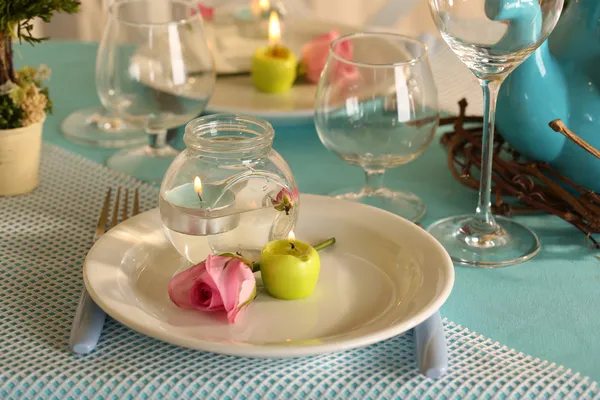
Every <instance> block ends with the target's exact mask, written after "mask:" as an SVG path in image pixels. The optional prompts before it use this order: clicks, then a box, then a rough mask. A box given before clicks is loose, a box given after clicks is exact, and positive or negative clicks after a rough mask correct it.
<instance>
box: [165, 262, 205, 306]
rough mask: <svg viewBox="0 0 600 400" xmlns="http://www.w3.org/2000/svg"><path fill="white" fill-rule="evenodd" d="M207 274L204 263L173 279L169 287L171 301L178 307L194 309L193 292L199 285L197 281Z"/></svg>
mask: <svg viewBox="0 0 600 400" xmlns="http://www.w3.org/2000/svg"><path fill="white" fill-rule="evenodd" d="M205 273H206V267H205V264H204V262H202V263H200V264H198V265H195V266H193V267H192V268H189V269H186V270H185V271H183V272H180V273H179V274H177V275H175V276H174V277H172V278H171V280H170V281H169V286H168V290H169V297H170V298H171V301H172V302H173V303H175V305H177V306H178V307H182V308H194V304H193V302H192V297H191V292H192V290H193V289H194V286H196V284H197V281H196V279H197V278H198V277H201V276H202V275H203V274H205Z"/></svg>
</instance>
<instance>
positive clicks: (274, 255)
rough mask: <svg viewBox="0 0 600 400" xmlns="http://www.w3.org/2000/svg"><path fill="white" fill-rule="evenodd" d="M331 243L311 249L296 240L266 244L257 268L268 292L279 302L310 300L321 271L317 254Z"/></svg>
mask: <svg viewBox="0 0 600 400" xmlns="http://www.w3.org/2000/svg"><path fill="white" fill-rule="evenodd" d="M334 243H335V239H334V238H331V239H328V240H326V241H324V242H322V243H319V244H318V245H316V246H314V247H313V246H311V245H309V244H308V243H304V242H301V241H299V240H295V239H287V240H286V239H282V240H274V241H272V242H269V243H268V244H267V245H266V246H265V247H264V248H263V250H262V252H261V255H260V266H259V268H260V273H261V277H262V281H263V284H264V285H265V289H266V290H267V292H268V293H269V294H270V295H271V296H273V297H275V298H277V299H281V300H298V299H303V298H305V297H308V296H310V295H311V294H312V292H313V291H314V289H315V286H316V285H317V281H318V280H319V272H320V270H321V260H320V257H319V253H318V251H319V250H322V249H324V248H326V247H328V246H331V245H332V244H334ZM255 268H256V266H255Z"/></svg>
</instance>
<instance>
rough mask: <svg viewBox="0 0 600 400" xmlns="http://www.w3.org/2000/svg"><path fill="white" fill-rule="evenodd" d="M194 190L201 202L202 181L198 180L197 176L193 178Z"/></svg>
mask: <svg viewBox="0 0 600 400" xmlns="http://www.w3.org/2000/svg"><path fill="white" fill-rule="evenodd" d="M194 190H195V191H196V194H198V197H199V198H200V200H202V180H200V177H199V176H197V177H195V178H194Z"/></svg>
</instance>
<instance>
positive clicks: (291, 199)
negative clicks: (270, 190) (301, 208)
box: [273, 188, 300, 215]
mask: <svg viewBox="0 0 600 400" xmlns="http://www.w3.org/2000/svg"><path fill="white" fill-rule="evenodd" d="M299 197H300V195H299V193H298V188H296V189H293V190H291V191H290V190H287V189H281V190H280V191H279V193H277V196H276V197H275V199H273V205H274V206H275V209H276V210H277V211H285V213H286V214H287V215H289V214H290V211H291V209H292V208H294V206H295V205H296V204H298V198H299Z"/></svg>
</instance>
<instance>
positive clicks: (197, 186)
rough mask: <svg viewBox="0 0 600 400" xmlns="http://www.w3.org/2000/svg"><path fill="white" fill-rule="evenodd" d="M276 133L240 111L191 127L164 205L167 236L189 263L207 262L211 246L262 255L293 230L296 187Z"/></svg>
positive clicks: (166, 182) (168, 179)
mask: <svg viewBox="0 0 600 400" xmlns="http://www.w3.org/2000/svg"><path fill="white" fill-rule="evenodd" d="M274 136H275V132H274V130H273V127H272V126H271V124H269V123H268V122H267V121H264V120H261V119H258V118H253V117H248V116H242V115H228V114H216V115H209V116H205V117H202V118H197V119H194V120H192V121H191V122H189V123H188V124H187V125H186V128H185V135H184V141H185V144H186V147H187V148H186V150H184V151H183V152H182V153H181V154H180V155H179V156H178V157H177V158H176V159H175V161H173V163H172V164H171V166H170V167H169V169H168V170H167V173H166V174H165V177H164V179H163V182H162V185H161V188H160V199H159V205H160V214H161V218H162V222H163V224H164V226H165V231H166V234H167V236H168V237H169V240H170V241H171V243H172V244H173V246H175V248H176V249H177V251H178V252H179V253H180V254H181V255H182V256H184V257H186V258H187V259H188V260H189V261H190V262H193V263H197V262H200V261H202V260H204V259H205V258H206V256H207V246H208V249H209V250H208V251H209V252H211V253H212V254H220V253H238V254H241V255H242V256H244V257H246V258H248V259H250V260H251V261H257V260H258V258H259V256H260V251H261V249H262V248H263V246H264V245H265V244H267V243H268V242H269V241H271V240H276V239H284V238H287V237H288V235H289V234H290V232H291V231H293V229H294V226H295V224H296V219H297V216H298V206H299V204H298V188H297V186H296V181H295V179H294V176H293V174H292V171H291V170H290V167H289V166H288V164H287V163H286V162H285V160H284V159H283V158H282V157H281V155H280V154H279V153H277V152H276V151H275V150H273V147H272V146H273V138H274ZM286 197H287V199H284V198H286ZM286 200H290V201H289V202H287V201H286Z"/></svg>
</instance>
